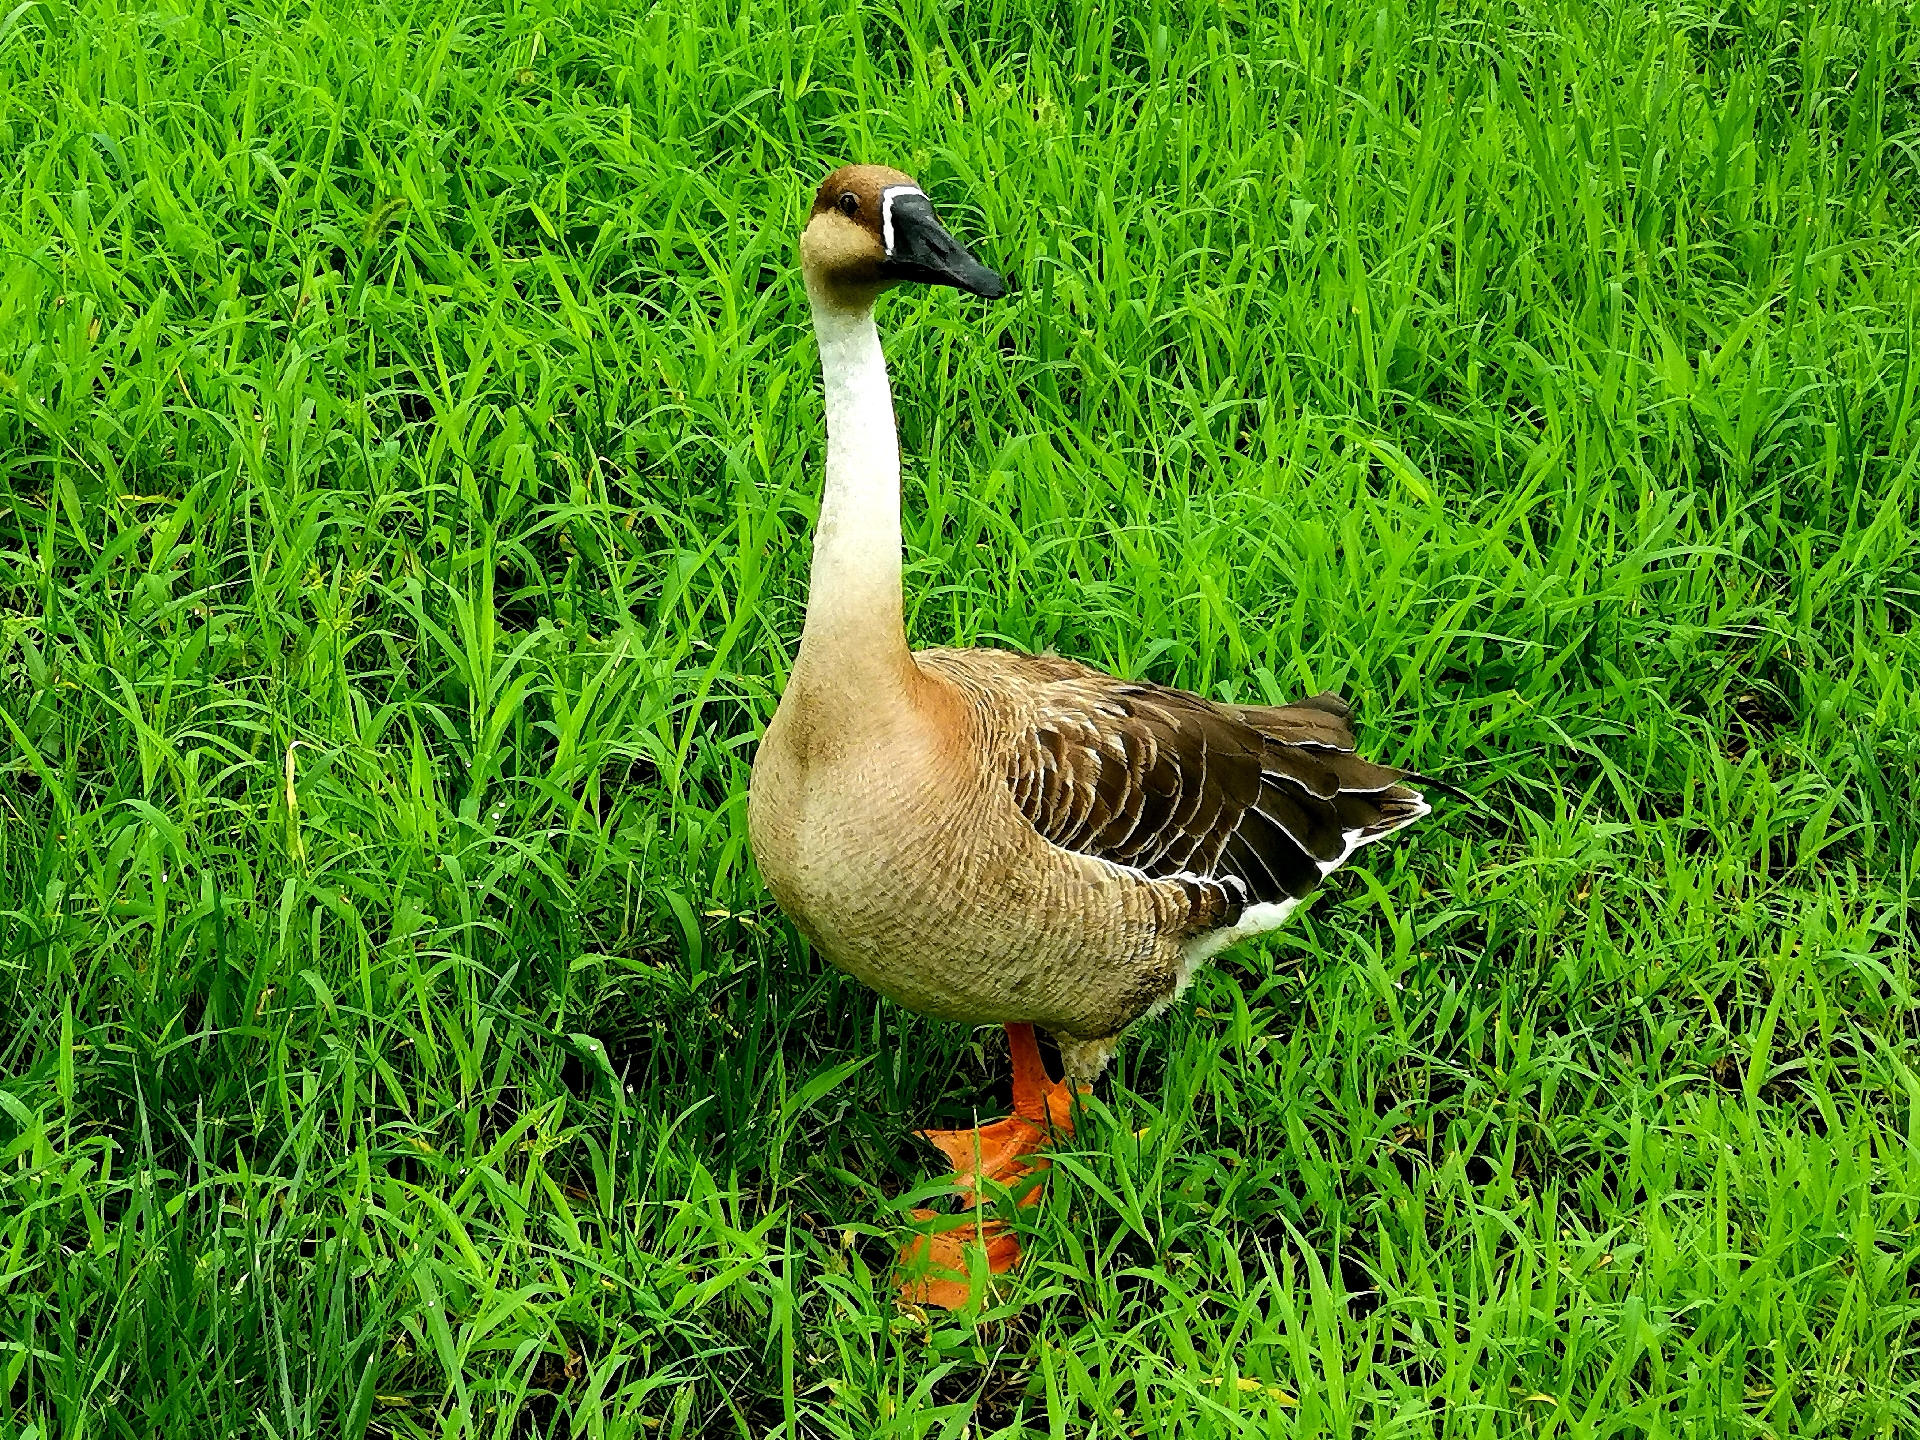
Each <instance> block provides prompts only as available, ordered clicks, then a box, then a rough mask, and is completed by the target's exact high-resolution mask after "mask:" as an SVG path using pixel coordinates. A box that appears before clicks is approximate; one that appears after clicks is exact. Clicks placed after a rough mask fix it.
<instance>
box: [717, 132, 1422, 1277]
mask: <svg viewBox="0 0 1920 1440" xmlns="http://www.w3.org/2000/svg"><path fill="white" fill-rule="evenodd" d="M800 262H801V271H802V274H803V276H804V279H805V283H806V293H807V299H808V302H809V304H810V306H811V308H812V312H813V327H814V333H815V336H816V338H817V340H818V344H819V352H820V365H821V370H822V372H823V377H824V381H825V391H826V425H827V454H826V481H825V487H824V490H823V492H822V495H821V501H820V512H819V520H818V523H817V527H816V531H815V537H814V551H813V563H812V573H811V577H810V586H809V594H808V602H807V611H806V621H805V625H804V628H803V629H802V632H801V637H800V648H799V651H798V653H797V654H796V655H795V657H794V662H793V668H792V672H791V674H790V677H789V679H788V682H787V686H786V689H785V692H784V693H783V695H782V697H781V700H780V704H779V707H778V708H777V710H776V711H775V713H774V716H773V719H772V721H771V722H770V723H769V725H768V726H767V730H766V734H765V736H764V738H763V739H762V741H761V743H760V747H759V750H758V752H757V753H756V755H755V757H754V762H753V776H752V782H751V786H750V789H749V794H748V804H747V825H748V833H749V838H750V840H751V843H752V846H753V853H754V856H755V859H756V861H757V863H758V865H759V867H760V871H761V874H762V875H763V876H764V877H765V880H766V883H767V886H768V888H769V889H770V890H771V891H772V893H773V896H774V898H775V900H776V901H777V902H778V903H779V905H780V907H781V908H782V909H783V910H784V911H785V912H786V913H787V915H788V916H790V917H791V918H792V919H793V921H794V923H795V924H796V925H797V926H798V927H799V929H800V930H801V932H802V933H804V934H805V935H806V936H807V938H808V939H809V940H810V941H811V942H812V943H813V945H814V946H815V947H816V948H817V949H819V950H820V951H821V953H822V954H824V955H825V956H826V957H827V958H828V959H830V960H831V961H833V962H834V963H835V964H836V965H838V966H840V967H841V968H842V969H844V970H846V971H848V972H849V973H851V974H853V975H854V976H856V977H858V978H859V979H860V980H862V981H864V982H866V983H867V984H868V985H870V986H872V987H873V988H874V989H876V990H878V991H880V992H881V993H882V994H884V995H886V996H889V997H890V998H892V999H893V1000H895V1001H897V1002H898V1003H900V1004H901V1005H904V1006H906V1007H907V1008H908V1009H910V1010H915V1011H918V1012H920V1013H921V1014H924V1015H930V1016H935V1017H938V1018H941V1019H946V1020H957V1021H961V1022H963V1023H966V1024H970V1025H980V1024H991V1023H999V1024H1003V1025H1005V1026H1006V1027H1007V1031H1008V1037H1009V1043H1010V1046H1011V1048H1012V1052H1013V1060H1014V1100H1015V1113H1014V1115H1013V1116H1010V1117H1009V1118H1008V1119H1007V1120H1004V1121H1000V1122H998V1123H997V1124H995V1125H988V1126H982V1127H980V1128H979V1129H978V1130H975V1131H952V1132H922V1133H923V1134H925V1135H926V1136H927V1138H928V1139H929V1140H931V1141H932V1142H933V1143H934V1144H936V1145H937V1146H939V1147H940V1148H941V1149H942V1150H943V1151H944V1152H945V1153H946V1154H947V1156H948V1159H949V1160H950V1161H951V1162H952V1163H953V1165H954V1168H955V1170H956V1171H958V1172H959V1181H960V1193H961V1194H962V1195H963V1196H965V1197H967V1199H968V1200H969V1201H970V1202H971V1203H972V1204H973V1205H974V1206H975V1207H976V1208H977V1207H978V1205H979V1203H980V1194H979V1189H980V1185H981V1182H982V1180H993V1181H998V1182H1001V1183H1003V1184H1004V1183H1010V1182H1012V1181H1015V1180H1019V1179H1020V1178H1021V1177H1022V1176H1026V1175H1028V1174H1030V1173H1032V1172H1034V1171H1037V1170H1039V1169H1041V1168H1043V1167H1044V1164H1045V1162H1044V1160H1040V1159H1038V1158H1028V1157H1030V1156H1031V1155H1032V1152H1033V1151H1034V1150H1036V1149H1037V1148H1038V1147H1039V1146H1040V1144H1041V1143H1042V1142H1043V1140H1044V1138H1045V1131H1046V1128H1047V1127H1048V1126H1049V1125H1051V1127H1052V1128H1053V1129H1056V1130H1070V1128H1071V1106H1070V1103H1069V1102H1070V1097H1071V1094H1072V1091H1073V1090H1074V1089H1076V1088H1081V1089H1083V1088H1086V1087H1088V1086H1090V1085H1091V1084H1092V1082H1093V1080H1094V1078H1095V1077H1096V1076H1097V1075H1098V1074H1099V1073H1100V1071H1101V1069H1102V1068H1103V1067H1104V1066H1105V1064H1106V1061H1107V1058H1108V1056H1109V1055H1110V1054H1111V1053H1112V1052H1113V1049H1114V1047H1115V1044H1116V1043H1117V1041H1118V1038H1119V1036H1120V1034H1121V1032H1122V1031H1124V1030H1125V1029H1126V1028H1127V1026H1128V1025H1130V1024H1131V1023H1133V1022H1134V1021H1135V1020H1137V1019H1139V1018H1141V1017H1142V1016H1144V1015H1151V1014H1153V1013H1155V1012H1156V1011H1158V1010H1160V1009H1162V1008H1163V1007H1165V1006H1167V1005H1169V1004H1170V1003H1172V1002H1173V1000H1174V999H1175V998H1177V997H1178V996H1179V994H1180V993H1181V991H1182V990H1183V989H1184V988H1185V987H1186V985H1187V983H1188V982H1189V980H1191V978H1192V977H1193V974H1194V972H1195V970H1196V969H1197V968H1198V967H1199V965H1200V964H1201V963H1202V962H1203V961H1205V960H1206V959H1207V958H1208V957H1209V956H1211V955H1213V954H1215V953H1216V952H1218V951H1220V950H1222V949H1224V948H1225V947H1226V946H1228V945H1231V944H1233V943H1234V942H1235V941H1237V940H1240V939H1243V938H1245V937H1247V936H1250V935H1257V934H1260V933H1261V932H1263V931H1267V930H1271V929H1273V928H1274V927H1276V926H1278V925H1280V924H1281V923H1282V922H1283V921H1285V920H1286V918H1287V917H1288V916H1289V915H1290V914H1291V913H1292V912H1293V910H1294V909H1295V907H1296V906H1298V905H1299V904H1300V902H1301V900H1302V899H1303V898H1304V897H1305V896H1306V895H1307V893H1308V892H1309V891H1311V890H1312V889H1313V888H1314V886H1316V885H1318V884H1319V883H1320V881H1322V880H1323V879H1325V878H1326V877H1327V876H1328V875H1329V874H1331V873H1332V872H1333V871H1334V870H1335V869H1337V868H1339V866H1340V865H1342V864H1343V863H1345V862H1346V860H1347V859H1348V858H1349V857H1351V856H1352V855H1353V853H1354V852H1355V851H1356V850H1357V849H1359V848H1360V847H1361V846H1363V845H1367V844H1370V843H1372V842H1373V841H1375V840H1379V839H1381V838H1382V837H1384V836H1386V835H1389V834H1391V833H1392V832H1394V831H1396V830H1399V829H1401V828H1402V827H1404V826H1406V825H1410V824H1412V823H1413V822H1414V821H1415V820H1418V819H1419V818H1420V817H1421V816H1423V815H1425V814H1426V813H1427V810H1428V807H1427V804H1426V802H1425V800H1424V799H1423V798H1422V796H1421V795H1420V794H1419V792H1417V791H1416V790H1414V789H1412V788H1410V787H1408V786H1407V785H1405V784H1402V783H1401V780H1402V778H1403V774H1404V772H1402V771H1398V770H1394V769H1390V768H1388V767H1386V766H1383V765H1375V764H1372V763H1369V762H1368V761H1366V760H1363V759H1360V758H1359V757H1358V756H1356V755H1355V754H1354V742H1353V733H1352V731H1351V729H1350V728H1349V727H1348V723H1347V721H1348V709H1347V706H1346V705H1345V704H1343V703H1342V702H1341V701H1340V700H1339V699H1338V698H1337V697H1336V696H1334V695H1331V694H1322V695H1316V696H1313V697H1312V698H1310V699H1306V700H1301V701H1299V702H1297V703H1295V704H1292V705H1281V706H1256V705H1228V704H1221V703H1218V702H1215V701H1212V700H1207V699H1204V698H1202V697H1201V696H1198V695H1193V694H1189V693H1187V692H1186V691H1182V690H1175V689H1170V688H1168V687H1166V686H1162V685H1154V684H1148V683H1144V682H1140V681H1131V680H1121V679H1117V678H1115V677H1113V676H1111V675H1105V674H1102V673H1100V672H1099V671H1097V670H1093V669H1090V668H1088V667H1087V666H1084V665H1080V664H1077V663H1075V662H1074V661H1072V660H1067V659H1062V658H1059V657H1057V656H1052V655H1026V654H1021V653H1019V652H1016V651H1011V650H993V649H967V650H959V649H934V650H922V651H918V652H914V651H910V650H909V649H908V647H907V640H906V631H905V626H904V623H903V618H902V594H901V535H900V450H899V442H898V439H897V436H896V433H895V428H894V411H893V399H892V394H891V391H890V389H889V387H888V382H887V367H886V361H885V359H884V357H883V356H882V354H881V348H880V337H879V333H878V331H877V329H876V328H875V325H874V314H873V310H874V302H875V300H876V299H877V298H878V297H879V295H880V294H881V292H883V291H885V290H887V289H888V288H890V287H891V286H893V285H896V284H902V283H914V282H918V283H923V284H933V285H952V286H955V287H957V288H959V289H961V290H965V291H968V292H970V293H972V294H974V295H978V296H981V297H983V298H985V299H988V300H993V299H997V298H998V297H999V296H1001V295H1002V294H1004V293H1005V286H1004V285H1003V283H1002V282H1001V279H1000V277H999V276H998V275H997V274H995V273H994V272H993V271H992V270H989V269H988V268H987V267H985V266H984V265H982V264H981V263H980V262H979V261H978V260H976V259H975V258H974V257H973V256H972V255H970V254H969V253H968V252H967V251H966V250H965V249H964V248H963V247H962V246H961V245H960V244H959V243H958V242H957V241H956V240H954V238H953V237H952V236H951V235H949V234H948V233H947V231H946V230H945V229H944V228H943V227H942V226H941V224H940V222H939V221H938V220H937V219H936V218H935V216H934V212H933V207H932V205H931V204H930V203H929V201H928V199H927V197H926V195H925V194H924V193H923V192H922V191H921V189H920V187H919V186H918V185H917V184H916V183H915V182H914V181H913V179H912V178H911V177H910V176H907V175H905V174H902V173H901V172H900V171H898V170H892V169H888V168H886V167H883V166H877V165H851V166H845V167H842V168H841V169H838V170H835V171H834V172H833V173H832V174H831V175H829V176H828V177H827V178H826V181H825V183H824V184H822V185H821V187H820V190H819V193H818V195H817V197H816V198H815V201H814V204H813V209H812V212H811V214H810V215H809V217H808V219H807V223H806V227H805V229H804V231H803V232H802V234H801V236H800ZM1035 1025H1038V1026H1041V1027H1043V1028H1045V1029H1046V1030H1048V1031H1050V1032H1051V1033H1052V1035H1053V1037H1054V1039H1055V1040H1056V1041H1057V1043H1058V1045H1059V1050H1060V1055H1061V1059H1062V1062H1063V1064H1064V1067H1065V1070H1066V1081H1065V1083H1064V1084H1063V1083H1061V1082H1055V1081H1052V1080H1051V1079H1050V1078H1049V1077H1048V1076H1047V1074H1046V1071H1045V1069H1044V1068H1043V1066H1042V1062H1041V1060H1040V1056H1039V1052H1038V1049H1037V1047H1036V1044H1035V1041H1034V1035H1033V1027H1034V1026H1035ZM1037 1188H1038V1183H1037V1182H1034V1183H1033V1185H1032V1187H1031V1188H1030V1189H1029V1191H1028V1195H1027V1197H1023V1198H1030V1197H1031V1195H1032V1194H1033V1193H1035V1192H1036V1191H1037ZM916 1214H919V1215H921V1216H923V1217H926V1216H930V1215H931V1212H916ZM963 1241H964V1242H966V1243H984V1244H985V1247H986V1250H987V1258H988V1268H989V1269H991V1270H994V1271H999V1270H1004V1269H1006V1268H1007V1267H1009V1266H1010V1265H1012V1264H1013V1263H1014V1262H1015V1260H1016V1258H1017V1250H1016V1248H1015V1246H1014V1241H1013V1237H1012V1236H1011V1235H1010V1234H1006V1233H1004V1232H1003V1231H1002V1230H1000V1229H999V1227H998V1226H997V1225H996V1224H995V1222H992V1221H988V1222H986V1223H985V1224H984V1225H982V1224H980V1223H979V1222H978V1220H976V1222H975V1226H974V1228H973V1229H972V1230H970V1231H968V1232H967V1233H966V1234H965V1235H958V1234H955V1233H951V1232H950V1233H948V1234H946V1235H935V1236H933V1237H931V1242H930V1243H928V1242H927V1240H926V1239H925V1237H923V1238H922V1240H920V1241H917V1242H914V1243H912V1244H910V1245H909V1246H908V1248H907V1251H906V1252H904V1253H903V1259H905V1260H909V1261H911V1260H915V1259H918V1260H919V1261H921V1262H924V1264H923V1266H922V1267H921V1269H920V1270H919V1271H918V1272H916V1275H915V1276H914V1277H910V1278H909V1279H908V1280H907V1281H906V1282H905V1283H904V1284H903V1287H902V1288H903V1291H904V1293H905V1294H906V1295H907V1297H908V1298H909V1299H910V1300H918V1301H920V1302H922V1303H928V1304H937V1305H946V1306H949V1307H951V1306H957V1305H959V1304H961V1303H964V1302H965V1300H966V1298H967V1297H968V1294H969V1291H968V1287H967V1286H966V1284H965V1283H964V1282H963V1281H960V1280H958V1279H955V1278H953V1274H955V1273H961V1272H964V1269H965V1260H964V1251H963V1249H962V1242H963ZM925 1265H931V1267H932V1268H931V1270H926V1269H925V1268H924V1267H925Z"/></svg>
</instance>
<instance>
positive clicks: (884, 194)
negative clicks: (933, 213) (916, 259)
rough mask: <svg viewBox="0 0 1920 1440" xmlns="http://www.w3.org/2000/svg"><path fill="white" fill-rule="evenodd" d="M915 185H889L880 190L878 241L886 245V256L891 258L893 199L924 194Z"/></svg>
mask: <svg viewBox="0 0 1920 1440" xmlns="http://www.w3.org/2000/svg"><path fill="white" fill-rule="evenodd" d="M925 193H926V192H925V191H923V190H921V189H920V187H919V186H917V185H889V186H887V188H886V189H884V190H882V191H881V192H880V243H881V244H883V245H885V246H886V247H887V258H888V259H889V260H891V259H892V258H893V201H894V197H895V196H898V195H921V196H924V195H925Z"/></svg>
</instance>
